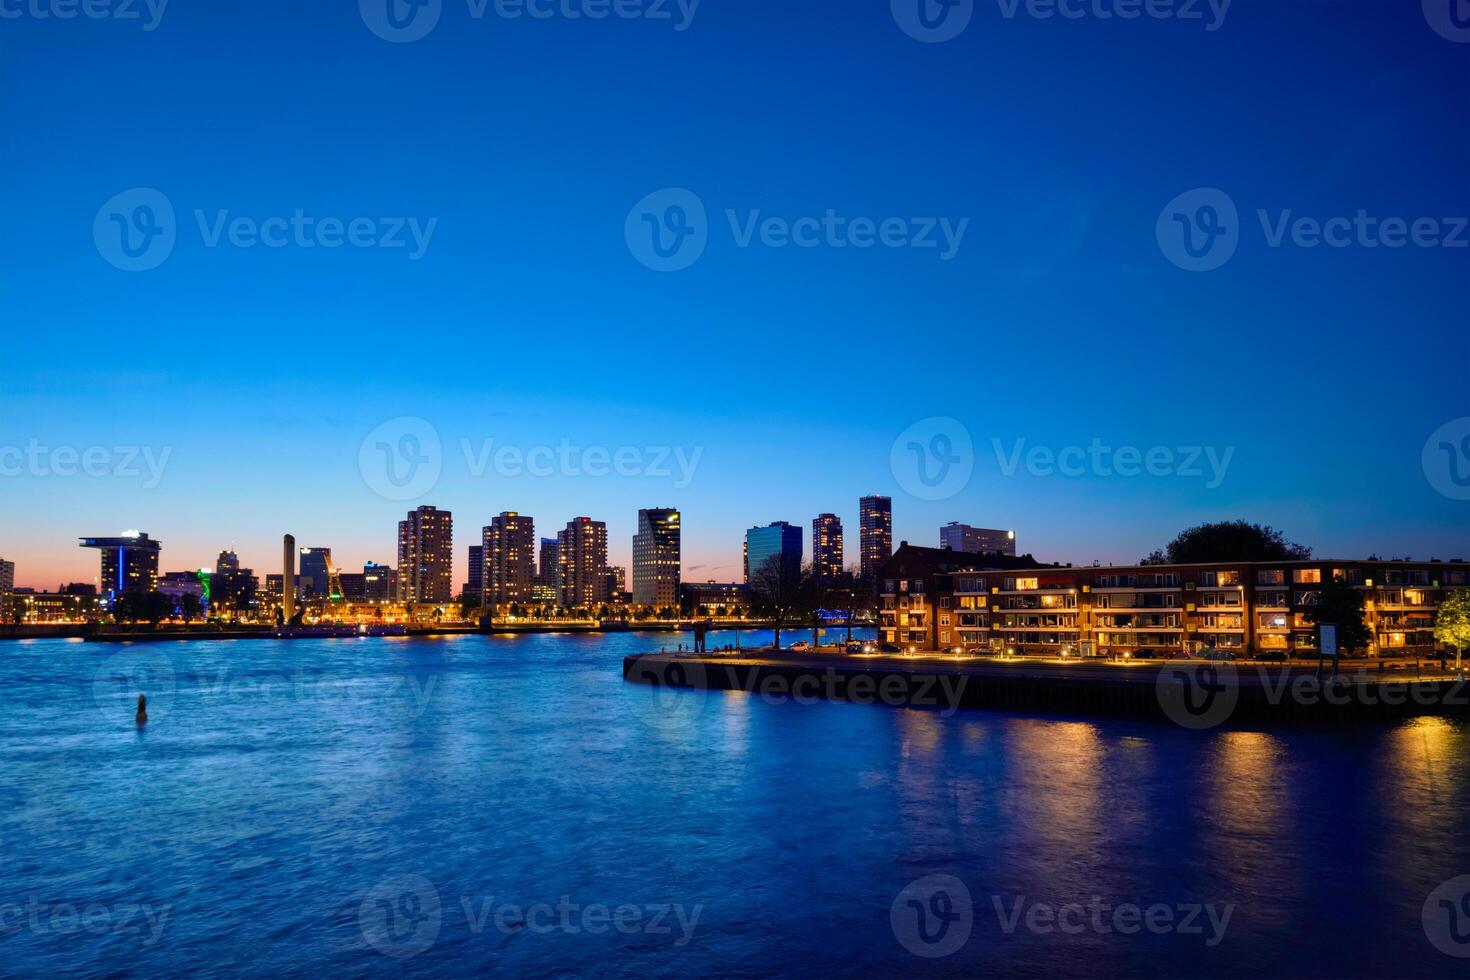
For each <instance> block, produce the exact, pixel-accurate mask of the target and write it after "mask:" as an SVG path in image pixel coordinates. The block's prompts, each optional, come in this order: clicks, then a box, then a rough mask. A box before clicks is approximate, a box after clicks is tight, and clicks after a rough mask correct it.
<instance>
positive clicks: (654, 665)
mask: <svg viewBox="0 0 1470 980" xmlns="http://www.w3.org/2000/svg"><path fill="white" fill-rule="evenodd" d="M1351 663H1352V666H1350V667H1344V668H1340V669H1339V671H1338V673H1337V674H1336V675H1335V676H1333V675H1332V674H1331V670H1330V666H1329V667H1327V668H1324V670H1323V671H1322V674H1321V676H1319V675H1318V671H1317V666H1316V664H1315V662H1312V663H1307V662H1293V663H1288V664H1281V663H1251V662H1223V663H1215V662H1208V661H1199V660H1189V661H1144V660H1123V661H1108V660H1078V659H1067V660H1054V659H1041V658H1018V657H957V656H953V655H944V654H938V653H934V654H927V655H925V654H918V655H902V654H856V655H849V654H842V653H838V652H836V651H831V650H823V651H820V652H813V653H797V652H793V651H789V650H759V651H751V650H742V651H717V652H715V653H710V654H701V655H698V656H696V655H693V654H686V653H682V652H676V653H668V652H664V653H657V654H647V655H643V656H632V657H627V658H625V660H624V662H623V677H624V679H625V680H627V681H631V682H635V683H642V684H648V685H653V686H659V687H666V688H685V689H697V690H706V691H742V692H745V693H749V694H755V695H770V696H775V697H780V698H785V699H790V700H803V699H812V698H816V699H825V700H839V701H854V702H864V703H884V704H889V705H892V706H896V707H920V708H937V709H941V710H951V711H952V710H955V709H959V708H989V709H1013V710H1026V711H1048V712H1049V711H1058V712H1066V713H1076V714H1127V715H1146V716H1163V717H1167V718H1169V719H1171V720H1174V721H1177V722H1179V723H1180V724H1183V725H1185V726H1186V727H1200V728H1204V727H1213V726H1214V725H1217V724H1223V723H1225V722H1227V721H1229V720H1232V719H1252V720H1266V721H1272V720H1275V721H1287V720H1305V721H1320V720H1334V721H1335V720H1368V719H1374V718H1397V717H1408V716H1414V715H1423V714H1470V684H1467V682H1466V681H1465V679H1464V676H1463V674H1461V673H1458V672H1456V671H1454V670H1452V669H1451V670H1443V669H1440V667H1439V665H1438V664H1437V663H1436V664H1432V665H1428V664H1424V663H1418V662H1414V661H1402V662H1399V663H1397V664H1395V665H1394V666H1392V667H1390V666H1389V665H1388V664H1387V663H1383V664H1379V663H1377V662H1374V663H1373V664H1371V665H1365V664H1364V662H1362V661H1353V662H1351Z"/></svg>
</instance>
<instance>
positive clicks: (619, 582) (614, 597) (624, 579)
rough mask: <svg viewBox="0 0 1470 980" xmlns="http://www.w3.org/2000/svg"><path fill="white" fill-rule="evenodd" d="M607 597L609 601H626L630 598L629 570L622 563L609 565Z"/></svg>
mask: <svg viewBox="0 0 1470 980" xmlns="http://www.w3.org/2000/svg"><path fill="white" fill-rule="evenodd" d="M604 574H605V575H606V576H607V599H608V601H609V602H626V601H627V599H628V570H627V569H626V568H624V567H623V566H622V565H611V566H609V567H608V570H607V572H606V573H604Z"/></svg>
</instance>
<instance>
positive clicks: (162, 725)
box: [0, 634, 1470, 978]
mask: <svg viewBox="0 0 1470 980" xmlns="http://www.w3.org/2000/svg"><path fill="white" fill-rule="evenodd" d="M733 639H734V637H733V636H732V635H726V636H719V637H716V638H715V640H714V642H719V643H724V642H732V641H733ZM756 639H757V636H756V635H755V634H746V635H744V637H743V640H744V642H745V643H747V644H749V643H751V642H753V641H754V640H756ZM659 642H660V639H659V638H658V637H656V636H654V637H650V636H638V635H632V634H625V635H612V636H605V637H593V636H534V637H520V638H514V637H497V638H484V637H459V638H453V639H431V640H401V639H400V640H339V641H300V642H294V643H277V642H238V643H224V642H220V643H216V642H209V643H185V644H159V645H130V646H125V647H120V646H109V645H102V644H82V643H77V642H61V641H36V642H11V643H3V644H0V690H3V695H4V704H3V706H0V973H4V974H8V975H9V974H40V973H60V972H62V971H73V972H78V971H79V972H82V973H89V974H139V975H149V976H169V975H181V974H184V973H186V972H188V973H198V972H205V973H213V974H221V975H224V974H240V973H249V974H256V975H265V974H276V973H288V974H301V973H306V972H312V973H316V974H318V975H320V976H337V975H362V974H380V973H381V974H403V973H406V974H415V975H417V974H423V975H429V974H447V973H450V972H451V971H453V972H455V973H459V972H462V971H464V972H467V971H472V970H473V971H478V970H492V969H494V970H501V971H505V972H507V973H508V974H511V975H535V976H551V975H561V974H600V975H607V974H614V975H627V976H649V975H654V976H685V975H705V974H714V973H723V974H733V975H743V976H769V975H772V974H787V975H821V976H834V975H847V976H857V975H865V976H874V975H892V974H897V973H906V974H909V975H935V974H937V975H966V976H973V975H1017V976H1028V977H1049V978H1051V977H1060V976H1081V975H1086V976H1123V975H1127V976H1149V977H1174V976H1195V975H1203V976H1218V977H1228V976H1255V975H1271V976H1282V975H1289V976H1310V977H1337V976H1350V977H1368V976H1414V977H1424V976H1447V977H1450V976H1457V977H1464V976H1467V975H1470V973H1467V971H1470V961H1467V960H1465V959H1455V958H1451V957H1450V956H1449V955H1447V954H1446V953H1444V952H1441V950H1440V949H1439V948H1437V947H1436V946H1435V945H1434V943H1433V942H1431V937H1430V931H1432V929H1426V925H1425V921H1424V918H1423V911H1424V909H1425V906H1426V901H1427V900H1429V899H1430V896H1431V892H1434V890H1435V889H1436V888H1437V887H1438V886H1440V885H1441V884H1442V883H1443V882H1445V881H1446V880H1447V879H1452V878H1454V877H1456V876H1458V875H1467V874H1470V731H1467V726H1466V724H1465V723H1464V722H1463V721H1453V722H1451V721H1444V720H1439V719H1423V720H1418V721H1413V722H1409V723H1405V724H1399V725H1392V726H1381V727H1374V728H1366V729H1353V730H1324V729H1294V730H1290V731H1275V732H1267V731H1259V732H1258V731H1243V732H1242V731H1235V732H1214V733H1195V732H1188V731H1184V730H1181V729H1177V728H1171V727H1168V726H1166V725H1164V724H1156V723H1150V722H1143V721H1127V720H1106V721H1096V720H1079V719H1066V718H1053V717H1045V716H1036V715H1006V714H991V713H977V712H960V713H957V714H954V715H952V716H945V715H944V714H942V713H939V712H936V711H919V710H902V709H893V708H887V707H881V706H856V705H843V704H831V703H819V704H795V703H769V702H768V701H766V700H764V699H762V698H759V697H754V696H750V695H746V694H739V693H715V694H708V695H706V694H702V693H697V692H662V694H661V695H660V694H659V693H656V692H655V691H653V690H652V689H650V688H647V687H642V686H638V685H629V684H624V683H623V682H622V680H621V676H620V665H621V658H622V656H623V655H625V654H627V653H634V652H642V651H645V650H647V649H649V648H650V647H652V646H656V645H657V644H658V643H659ZM136 678H143V680H142V681H141V682H140V681H137V680H134V679H136ZM138 683H142V685H143V687H144V689H147V690H149V691H151V695H150V721H149V724H148V725H147V726H146V728H142V729H139V728H138V727H137V726H136V725H135V724H134V720H133V704H132V700H133V698H134V696H135V691H136V689H137V684H138ZM932 875H944V876H949V877H948V878H946V879H942V880H943V881H946V882H948V881H950V879H953V880H954V881H956V882H958V883H959V884H958V886H956V885H955V884H952V883H951V884H948V885H946V890H945V894H944V899H945V902H946V903H947V904H935V898H934V896H933V895H932V894H931V893H928V892H924V891H923V889H924V888H925V887H926V886H924V885H920V886H919V888H920V891H918V892H914V891H910V892H908V893H906V894H905V895H904V896H901V895H900V893H901V892H903V891H904V889H905V888H906V887H908V886H910V885H911V883H913V882H915V881H918V880H920V879H925V878H927V877H928V876H932ZM960 889H962V890H963V892H965V893H968V896H969V899H970V904H969V906H968V908H967V909H966V914H965V915H964V917H963V918H964V921H960V919H958V918H955V917H957V916H960V915H961V913H960V912H959V911H955V909H957V908H958V907H959V906H960V905H963V900H962V899H963V896H962V895H961V894H960ZM951 893H953V894H951ZM1444 894H1448V893H1444ZM915 895H917V896H919V897H918V898H914V896H915ZM910 898H914V900H915V901H916V902H917V904H916V905H915V906H912V907H910V906H909V905H908V901H909V899H910ZM896 899H897V900H898V901H897V902H896ZM957 902H958V905H957V904H956V903H957ZM1069 903H1077V904H1080V905H1082V906H1083V907H1084V911H1083V912H1082V913H1077V912H1075V911H1074V912H1073V913H1071V914H1068V913H1063V917H1062V919H1061V920H1057V919H1055V918H1049V917H1048V913H1047V910H1048V909H1051V910H1053V912H1055V910H1056V909H1058V908H1060V907H1062V906H1066V905H1068V904H1069ZM1089 903H1090V904H1091V906H1092V907H1095V908H1097V909H1102V910H1104V911H1098V912H1096V913H1094V912H1093V911H1086V909H1087V907H1088V906H1089ZM1431 904H1433V903H1431ZM1134 906H1136V907H1138V908H1139V909H1140V910H1143V911H1146V910H1148V909H1150V908H1151V907H1163V911H1158V910H1157V908H1156V909H1155V912H1154V915H1155V916H1156V919H1155V923H1156V925H1157V924H1158V923H1162V922H1164V913H1165V912H1167V913H1168V918H1169V920H1170V921H1172V922H1173V923H1175V926H1177V925H1178V924H1180V923H1182V922H1183V920H1184V917H1185V916H1186V915H1188V914H1189V911H1188V910H1189V909H1191V908H1195V909H1197V910H1199V909H1206V910H1208V913H1213V914H1214V915H1215V916H1216V919H1215V922H1218V923H1222V924H1223V929H1222V928H1218V927H1216V926H1215V925H1212V921H1211V920H1210V918H1209V914H1208V913H1207V912H1205V911H1196V912H1195V918H1194V920H1193V921H1194V923H1195V928H1199V929H1200V930H1201V931H1199V932H1194V931H1190V930H1189V929H1186V930H1184V931H1180V930H1179V929H1178V928H1176V927H1174V926H1167V925H1164V926H1159V927H1157V928H1144V927H1138V928H1137V929H1136V930H1131V929H1127V927H1128V925H1129V924H1130V923H1131V922H1132V921H1133V920H1130V919H1128V918H1126V916H1125V917H1123V918H1117V917H1115V910H1117V909H1118V908H1119V907H1124V908H1128V907H1134ZM895 908H897V913H896V914H897V916H898V918H899V920H900V921H904V920H903V916H904V915H909V916H911V917H912V916H913V915H916V914H917V913H916V912H915V911H911V909H924V910H925V911H926V913H929V914H931V915H932V916H935V917H936V918H933V919H931V921H930V922H928V923H927V924H926V928H927V929H928V930H929V931H930V933H931V938H932V934H933V933H934V931H935V930H936V929H937V928H938V926H936V925H935V923H940V924H941V925H943V926H944V927H945V928H952V929H953V930H955V931H954V932H953V933H951V936H953V937H958V936H959V933H960V931H961V930H962V929H963V928H965V927H968V928H969V935H968V938H967V939H965V940H964V941H963V942H962V943H960V944H959V945H958V948H957V949H956V950H955V951H954V952H952V953H951V954H950V955H947V956H943V957H934V958H927V957H919V956H916V955H915V954H914V953H913V952H910V950H909V948H908V947H910V946H914V947H916V948H918V949H919V950H920V951H921V952H935V951H937V950H938V949H939V948H940V946H942V943H941V944H940V946H934V945H930V946H925V945H924V944H923V943H922V942H919V941H916V940H915V939H914V934H913V932H912V930H911V929H906V928H900V930H899V932H900V933H902V935H899V934H897V933H896V932H895V929H894V928H893V926H892V924H891V923H892V916H893V915H894V914H895V913H894V910H895ZM946 911H947V912H948V915H949V916H950V917H951V918H952V919H953V920H954V921H953V922H952V923H945V922H944V921H943V915H942V914H941V913H945V912H946ZM1465 912H1466V915H1467V916H1470V904H1467V905H1466V906H1465ZM1227 914H1228V918H1225V916H1226V915H1227ZM1453 914H1456V910H1455V909H1454V907H1453V903H1452V904H1451V905H1450V906H1446V912H1445V915H1446V916H1450V915H1453ZM910 921H911V920H910ZM1058 921H1060V922H1063V923H1064V924H1065V925H1066V926H1067V928H1066V929H1065V930H1064V929H1062V928H1060V927H1059V926H1058V925H1057V922H1058ZM1455 922H1457V923H1458V925H1459V926H1460V927H1461V928H1463V929H1465V930H1470V918H1465V919H1463V920H1455ZM1455 922H1449V923H1448V924H1449V925H1451V926H1452V925H1454V924H1455ZM1079 923H1080V924H1081V928H1080V929H1079V928H1077V926H1078V924H1079ZM1099 923H1101V925H1100V926H1099ZM1431 926H1432V923H1431ZM1120 930H1126V931H1120ZM1441 932H1445V930H1441ZM1445 934H1448V935H1449V936H1451V938H1450V939H1449V940H1446V939H1445V938H1444V935H1441V936H1440V942H1441V945H1443V944H1444V943H1445V942H1450V943H1453V942H1455V939H1454V938H1453V937H1454V936H1456V935H1459V933H1456V932H1454V931H1453V930H1452V929H1451V930H1449V931H1448V932H1447V933H1445ZM947 941H950V942H952V941H953V940H952V939H950V940H947ZM1467 944H1470V936H1467Z"/></svg>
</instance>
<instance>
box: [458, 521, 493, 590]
mask: <svg viewBox="0 0 1470 980" xmlns="http://www.w3.org/2000/svg"><path fill="white" fill-rule="evenodd" d="M486 530H487V531H488V530H489V528H486ZM469 557H470V579H469V581H468V582H466V583H465V585H464V599H465V602H467V603H470V604H471V605H475V606H478V605H480V604H481V603H482V602H484V601H485V546H484V545H483V544H472V545H470V556H469Z"/></svg>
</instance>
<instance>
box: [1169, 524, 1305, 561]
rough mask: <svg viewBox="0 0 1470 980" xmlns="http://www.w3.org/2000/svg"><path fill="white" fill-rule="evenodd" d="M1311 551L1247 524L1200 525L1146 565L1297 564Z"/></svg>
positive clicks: (1277, 533)
mask: <svg viewBox="0 0 1470 980" xmlns="http://www.w3.org/2000/svg"><path fill="white" fill-rule="evenodd" d="M1310 557H1312V549H1311V548H1308V547H1306V546H1305V545H1300V544H1295V543H1294V542H1291V541H1288V540H1286V535H1284V534H1282V533H1281V532H1280V531H1278V530H1276V529H1275V528H1272V527H1265V526H1262V525H1260V524H1249V523H1247V522H1245V521H1220V522H1217V523H1214V524H1197V525H1195V526H1194V527H1191V528H1188V529H1187V530H1184V531H1181V532H1180V533H1179V536H1178V537H1176V538H1175V539H1174V540H1173V541H1170V542H1169V543H1168V544H1167V545H1165V546H1164V547H1163V548H1160V549H1158V550H1156V551H1154V552H1153V553H1152V554H1150V555H1149V556H1148V557H1147V558H1145V559H1143V561H1142V564H1144V565H1189V564H1194V563H1205V562H1217V561H1295V560H1300V559H1305V558H1310Z"/></svg>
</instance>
